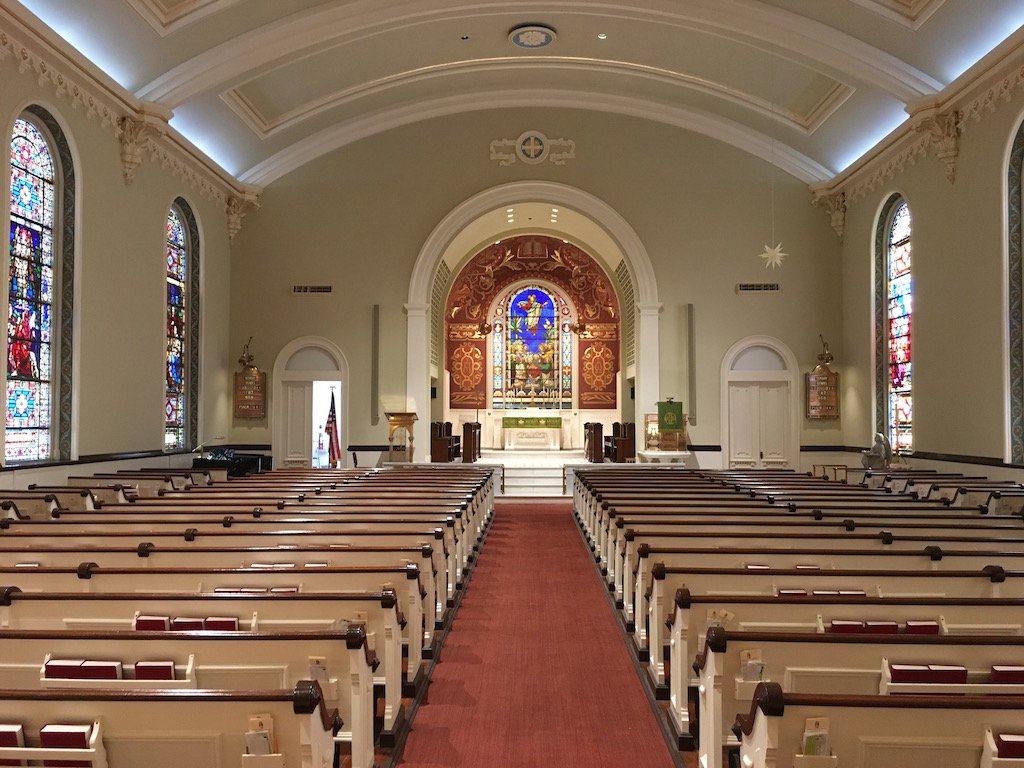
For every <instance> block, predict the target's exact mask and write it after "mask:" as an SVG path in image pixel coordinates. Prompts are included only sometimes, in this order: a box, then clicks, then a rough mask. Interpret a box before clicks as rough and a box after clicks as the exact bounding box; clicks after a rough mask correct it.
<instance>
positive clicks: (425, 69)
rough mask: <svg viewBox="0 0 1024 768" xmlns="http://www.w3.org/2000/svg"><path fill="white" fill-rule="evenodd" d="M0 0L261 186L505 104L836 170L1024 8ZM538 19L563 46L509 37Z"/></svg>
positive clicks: (1011, 30)
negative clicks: (581, 112)
mask: <svg viewBox="0 0 1024 768" xmlns="http://www.w3.org/2000/svg"><path fill="white" fill-rule="evenodd" d="M0 2H2V3H3V4H4V5H11V6H12V9H13V10H16V11H17V12H18V13H20V14H23V15H24V16H25V17H26V18H28V19H29V20H30V21H31V23H32V24H33V25H34V26H39V25H40V24H45V25H46V26H49V27H50V28H52V30H53V31H54V32H56V33H57V34H58V35H60V36H61V37H63V38H64V39H65V40H66V41H67V42H68V43H70V44H71V45H72V46H73V47H75V48H77V49H78V50H79V51H80V52H81V53H82V54H83V55H84V56H85V57H87V58H88V59H89V60H91V61H92V62H93V63H94V64H95V65H96V66H98V67H99V68H100V69H102V70H103V71H104V72H105V73H106V74H107V75H109V76H110V77H111V78H113V79H114V80H115V81H116V82H117V83H119V84H120V85H121V86H122V87H124V88H125V89H126V90H127V91H128V92H130V93H131V94H133V95H134V96H135V97H137V98H139V99H141V100H143V101H146V102H155V103H157V104H159V105H162V107H163V108H165V109H167V110H170V111H172V112H173V117H172V118H171V125H172V126H173V127H174V128H175V129H177V130H178V131H179V132H180V133H182V134H183V135H184V136H185V137H186V138H188V139H189V140H190V141H192V143H194V144H195V145H196V146H197V147H198V148H199V149H200V150H201V151H203V152H205V153H206V154H207V155H209V156H210V158H212V159H213V160H214V161H215V162H217V163H218V164H220V165H221V166H222V167H223V168H224V169H225V170H227V171H228V172H229V173H230V174H232V175H234V176H235V177H236V178H237V179H238V180H240V181H242V182H246V183H250V184H255V185H266V184H269V183H271V182H273V181H274V180H275V179H277V178H280V177H281V176H282V175H284V174H286V173H289V172H290V171H292V170H294V169H296V168H299V167H301V166H302V165H303V164H305V163H308V162H311V161H313V160H315V159H316V158H317V157H320V156H321V155H323V154H325V153H327V152H330V151H332V150H334V149H336V148H339V147H342V146H344V145H346V144H348V143H350V142H353V141H356V140H358V139H360V138H362V137H365V136H368V135H372V134H374V133H377V132H379V131H383V130H387V129H389V128H393V127H395V126H399V125H405V124H409V123H414V122H416V121H419V120H423V119H427V118H431V117H435V116H440V115H448V114H456V113H466V112H472V111H474V110H479V109H486V108H492V107H507V106H512V107H530V106H534V107H536V106H554V107H579V108H583V109H588V110H595V111H598V112H615V113H621V114H628V115H635V116H639V117H643V118H646V119H650V120H656V121H661V122H665V123H669V124H672V125H677V126H680V127H682V128H685V129H688V130H693V131H697V132H699V133H703V134H707V135H709V136H713V137H715V138H717V139H719V140H721V141H724V142H726V143H729V144H732V145H734V146H737V147H740V148H742V149H744V150H745V151H748V152H751V153H753V154H755V155H758V156H760V157H762V158H764V159H766V160H768V161H770V162H773V163H775V164H776V165H778V166H779V167H781V168H783V169H785V170H786V171H788V172H789V173H792V174H793V175H794V176H796V177H798V178H800V179H802V180H804V181H807V182H809V183H813V182H820V181H825V180H828V179H830V178H832V177H833V176H834V175H835V174H837V173H838V172H840V171H842V170H843V169H844V168H846V167H847V166H849V165H850V164H851V163H852V162H853V161H854V160H856V158H858V157H859V156H861V155H862V154H863V153H864V152H866V151H867V150H868V149H870V148H871V147H872V146H874V145H875V144H876V143H878V142H879V141H880V140H881V139H883V138H884V137H885V136H886V135H887V134H889V133H890V132H891V131H893V130H894V129H896V128H897V127H898V126H899V125H900V124H901V123H902V122H903V121H904V120H906V119H907V109H908V106H910V107H912V106H913V105H914V104H915V103H921V102H922V101H927V100H928V99H929V97H932V96H934V95H935V94H936V93H938V92H940V91H942V89H943V88H944V87H946V86H947V85H948V84H949V83H951V82H952V81H953V80H955V79H956V78H957V77H958V76H959V75H961V74H962V73H963V72H964V71H965V70H967V69H968V68H969V67H970V66H972V65H973V64H975V63H976V62H977V61H978V60H979V59H981V58H982V57H983V56H985V55H986V54H987V53H989V52H990V51H992V50H993V49H994V48H996V46H998V45H999V44H1000V43H1001V42H1003V41H1004V40H1006V39H1007V38H1008V37H1010V36H1011V35H1014V34H1015V33H1017V35H1018V36H1019V35H1020V28H1021V27H1022V25H1024V0H638V1H636V2H622V1H620V2H615V1H611V0H605V1H597V0H579V1H577V2H561V3H557V2H538V1H537V0H500V1H498V0H85V1H80V2H69V1H68V0H20V4H21V6H23V8H21V9H18V8H17V6H16V5H15V2H16V0H0ZM33 15H34V16H35V17H38V18H37V19H33V18H32V17H33ZM527 24H533V25H543V26H545V27H547V28H549V29H550V30H552V31H553V32H554V35H553V41H552V42H551V44H550V45H547V46H546V47H538V48H530V47H522V46H521V45H516V44H515V42H513V40H512V39H511V38H510V32H511V31H512V30H513V29H515V28H517V27H520V26H522V25H527ZM538 39H539V38H538Z"/></svg>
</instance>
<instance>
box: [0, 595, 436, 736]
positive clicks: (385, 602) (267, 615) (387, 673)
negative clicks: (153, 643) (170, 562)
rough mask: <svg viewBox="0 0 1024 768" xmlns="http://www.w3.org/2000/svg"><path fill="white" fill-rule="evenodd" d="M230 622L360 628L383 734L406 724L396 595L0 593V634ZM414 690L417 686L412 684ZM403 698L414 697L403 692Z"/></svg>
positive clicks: (277, 627)
mask: <svg viewBox="0 0 1024 768" xmlns="http://www.w3.org/2000/svg"><path fill="white" fill-rule="evenodd" d="M140 614H142V615H157V616H234V617H237V618H238V620H239V621H238V625H239V630H240V631H242V632H292V631H298V632H302V631H347V628H348V627H349V625H352V624H359V625H363V626H365V627H366V633H367V638H368V642H369V644H370V646H371V647H372V649H373V650H374V652H375V653H376V655H377V658H378V659H379V660H380V662H381V664H380V667H379V668H378V669H377V670H376V672H375V675H374V684H375V685H377V686H380V687H381V688H382V689H383V691H384V730H385V732H386V733H387V734H391V736H392V738H393V737H394V734H395V733H396V731H398V730H399V729H400V728H401V727H402V724H403V721H404V719H405V711H404V707H403V705H402V694H403V684H402V678H403V674H402V658H401V655H402V654H401V636H400V633H401V624H402V623H403V622H404V620H403V619H402V617H401V615H400V613H399V611H398V596H397V594H396V593H395V591H394V590H378V591H376V592H368V591H355V590H352V591H347V592H333V593H331V592H316V593H312V592H309V593H302V592H300V593H294V594H282V593H259V594H257V593H243V592H204V593H199V594H197V593H194V592H170V591H167V592H119V593H118V592H52V591H51V592H23V591H21V590H20V589H19V588H18V587H16V586H0V629H19V630H21V629H28V630H52V629H66V630H74V631H94V630H96V631H119V632H127V631H132V630H134V626H135V619H136V618H137V617H138V616H139V615H140ZM415 682H416V684H419V681H415ZM407 692H409V693H411V692H412V691H411V690H410V689H408V688H407Z"/></svg>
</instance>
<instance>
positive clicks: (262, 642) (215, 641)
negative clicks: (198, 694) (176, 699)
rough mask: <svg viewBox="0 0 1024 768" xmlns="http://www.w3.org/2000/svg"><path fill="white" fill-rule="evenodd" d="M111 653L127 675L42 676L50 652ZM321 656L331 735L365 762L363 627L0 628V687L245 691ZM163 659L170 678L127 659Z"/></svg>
mask: <svg viewBox="0 0 1024 768" xmlns="http://www.w3.org/2000/svg"><path fill="white" fill-rule="evenodd" d="M76 657H77V658H86V659H91V660H101V659H105V660H115V661H120V662H122V663H123V665H124V669H125V677H124V678H123V679H115V680H97V679H60V678H51V677H48V676H47V675H46V673H45V666H44V663H45V662H46V661H47V660H49V659H74V658H76ZM311 658H316V659H319V660H320V665H321V666H322V668H323V669H324V670H325V674H326V678H325V679H321V680H320V681H319V684H320V686H321V688H322V691H323V694H324V699H325V701H326V702H327V703H328V704H329V706H330V707H331V708H336V709H337V710H338V713H339V714H340V716H341V719H342V722H343V723H344V726H343V729H342V730H341V731H340V732H339V733H338V735H337V739H338V740H340V741H343V742H346V743H347V745H348V750H347V751H348V753H349V754H350V755H351V766H352V768H371V767H372V766H373V756H374V735H373V716H374V707H373V703H374V697H373V671H374V669H375V668H376V667H377V660H376V657H374V655H373V654H372V653H371V652H370V650H369V648H368V646H367V638H366V631H365V628H364V627H363V626H362V625H360V624H351V625H349V626H348V628H347V629H346V630H345V631H341V632H338V631H319V632H257V633H252V632H208V631H206V632H177V631H175V632H138V631H136V632H111V631H106V632H83V631H81V630H0V689H12V688H18V689H25V690H48V689H50V690H65V691H70V692H71V695H72V696H73V695H74V692H75V691H76V690H80V689H83V688H85V689H88V688H95V689H101V690H138V691H147V690H160V689H176V690H195V689H219V690H226V691H243V690H251V689H254V688H255V689H261V690H262V689H275V688H282V687H293V686H296V685H298V684H299V683H300V682H301V681H302V680H303V679H305V678H307V677H308V676H309V674H310V659H311ZM138 660H169V661H173V662H174V663H175V667H176V674H175V679H174V680H152V679H138V678H136V677H135V675H134V670H133V668H132V662H134V661H138Z"/></svg>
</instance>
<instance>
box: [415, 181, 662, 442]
mask: <svg viewBox="0 0 1024 768" xmlns="http://www.w3.org/2000/svg"><path fill="white" fill-rule="evenodd" d="M528 203H540V204H544V205H548V206H551V207H557V208H558V209H559V210H560V211H561V212H562V214H563V215H562V218H560V220H559V222H558V223H557V224H554V223H553V225H551V226H549V225H548V224H547V222H545V227H544V228H543V230H541V228H539V227H538V228H537V231H542V232H543V233H545V234H548V235H550V236H552V237H555V238H556V239H559V241H561V240H562V239H565V240H569V241H570V242H572V243H576V244H578V245H580V246H581V247H585V248H586V249H587V250H588V252H590V253H591V254H592V255H593V256H594V258H595V259H596V260H597V261H598V263H599V264H600V266H601V268H602V270H603V271H604V272H605V273H606V274H608V275H613V274H615V273H616V272H617V271H619V272H620V273H621V274H622V275H624V276H625V277H626V278H628V280H629V283H630V288H631V295H632V300H631V302H630V305H629V306H628V307H627V306H623V307H622V313H623V314H624V315H625V314H628V315H629V319H630V320H631V321H632V322H630V323H624V324H623V327H625V326H627V325H628V326H629V327H630V328H632V329H633V335H632V339H631V341H632V342H633V344H632V345H627V348H628V349H629V350H635V361H634V362H629V363H627V365H626V366H624V371H623V372H624V373H625V374H626V375H627V376H628V378H630V379H633V380H634V381H635V386H634V391H635V403H634V406H635V412H636V413H649V412H653V411H654V410H656V408H657V405H656V403H657V401H658V399H659V396H660V391H659V378H660V373H659V371H660V354H659V344H660V338H659V323H660V311H661V304H660V302H659V301H658V286H657V280H656V279H655V276H654V268H653V266H652V264H651V260H650V257H649V256H648V254H647V250H646V248H645V247H644V244H643V242H642V241H641V240H640V238H639V237H638V236H637V234H636V232H635V231H634V230H633V228H632V227H631V226H630V224H629V223H628V222H627V221H626V220H625V219H624V218H623V217H622V216H621V215H620V214H619V213H618V212H617V211H616V210H615V209H613V208H612V207H611V206H609V205H608V204H607V203H605V202H604V201H602V200H600V199H599V198H596V197H594V196H593V195H591V194H589V193H587V192H584V191H583V190H580V189H577V188H575V187H571V186H568V185H565V184H559V183H555V182H544V181H521V182H512V183H509V184H503V185H500V186H497V187H492V188H490V189H487V190H484V191H483V192H480V193H479V194H477V195H474V196H473V197H471V198H469V199H467V200H465V201H464V202H463V203H461V204H460V205H458V206H456V207H455V208H454V209H453V210H452V211H451V212H449V213H448V215H446V216H445V217H444V218H443V219H442V220H441V221H440V222H439V223H438V225H437V226H436V227H435V228H434V230H433V231H432V232H431V234H430V236H429V237H428V238H427V240H426V241H425V242H424V244H423V247H422V248H421V249H420V253H419V256H418V257H417V260H416V264H415V266H414V268H413V273H412V279H411V281H410V286H409V302H408V303H407V304H406V306H405V310H406V315H407V324H408V337H407V343H408V349H407V358H406V359H407V367H406V375H407V380H406V392H407V405H406V407H407V410H410V411H414V412H416V413H418V414H421V418H420V420H419V422H417V425H416V445H417V446H418V450H419V451H423V453H424V454H425V452H426V449H424V448H422V446H425V445H429V439H428V434H429V433H428V430H429V420H428V419H426V418H423V416H422V415H423V414H429V413H431V408H430V386H431V328H432V325H431V314H430V310H431V301H432V296H433V293H434V288H435V278H436V277H437V276H438V274H439V273H440V272H444V270H445V269H447V268H451V267H452V266H455V269H454V270H453V271H454V272H458V270H459V265H460V264H461V263H463V262H464V260H465V258H466V257H467V255H469V254H473V253H476V252H477V251H478V250H479V249H480V247H481V245H480V244H481V243H488V242H490V243H493V242H495V241H497V240H500V239H502V238H506V239H507V237H511V236H518V235H519V234H521V233H522V232H523V229H524V227H523V226H522V222H521V221H517V223H516V224H515V225H514V226H509V225H507V224H506V223H505V213H506V210H507V208H508V207H516V206H522V205H524V204H528ZM612 285H615V283H614V282H613V283H612ZM584 319H585V318H584ZM433 327H434V328H435V329H436V327H437V326H436V325H435V326H433ZM439 335H440V334H439V333H438V334H436V335H435V337H434V338H435V339H436V338H437V336H439ZM438 357H439V358H441V357H443V354H442V355H439V356H438ZM631 360H632V358H631ZM438 362H440V359H439V360H438ZM602 362H603V361H602ZM442 367H443V366H442ZM437 372H438V371H437V369H435V374H436V373H437ZM620 378H621V377H620ZM620 399H621V396H620ZM418 458H420V459H425V455H418Z"/></svg>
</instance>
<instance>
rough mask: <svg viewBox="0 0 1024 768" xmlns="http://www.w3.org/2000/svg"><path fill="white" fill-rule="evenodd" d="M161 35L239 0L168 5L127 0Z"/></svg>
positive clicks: (200, 0) (185, 1)
mask: <svg viewBox="0 0 1024 768" xmlns="http://www.w3.org/2000/svg"><path fill="white" fill-rule="evenodd" d="M126 1H127V3H128V5H130V6H131V7H132V8H134V9H135V10H136V11H137V12H138V14H139V15H140V16H141V17H142V18H144V19H145V20H146V23H147V24H149V26H151V27H152V28H153V29H154V30H155V31H156V33H157V34H158V35H160V37H167V36H168V35H169V34H171V33H172V32H177V31H178V30H179V29H181V28H182V27H186V26H188V25H189V24H194V23H195V22H197V21H199V20H200V19H202V18H204V17H206V16H209V15H210V14H213V13H218V12H219V11H223V10H224V9H225V8H228V7H229V6H232V5H234V4H235V3H237V2H238V0H179V2H176V3H172V4H171V7H169V8H168V7H167V6H166V4H165V3H161V2H158V0H126Z"/></svg>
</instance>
